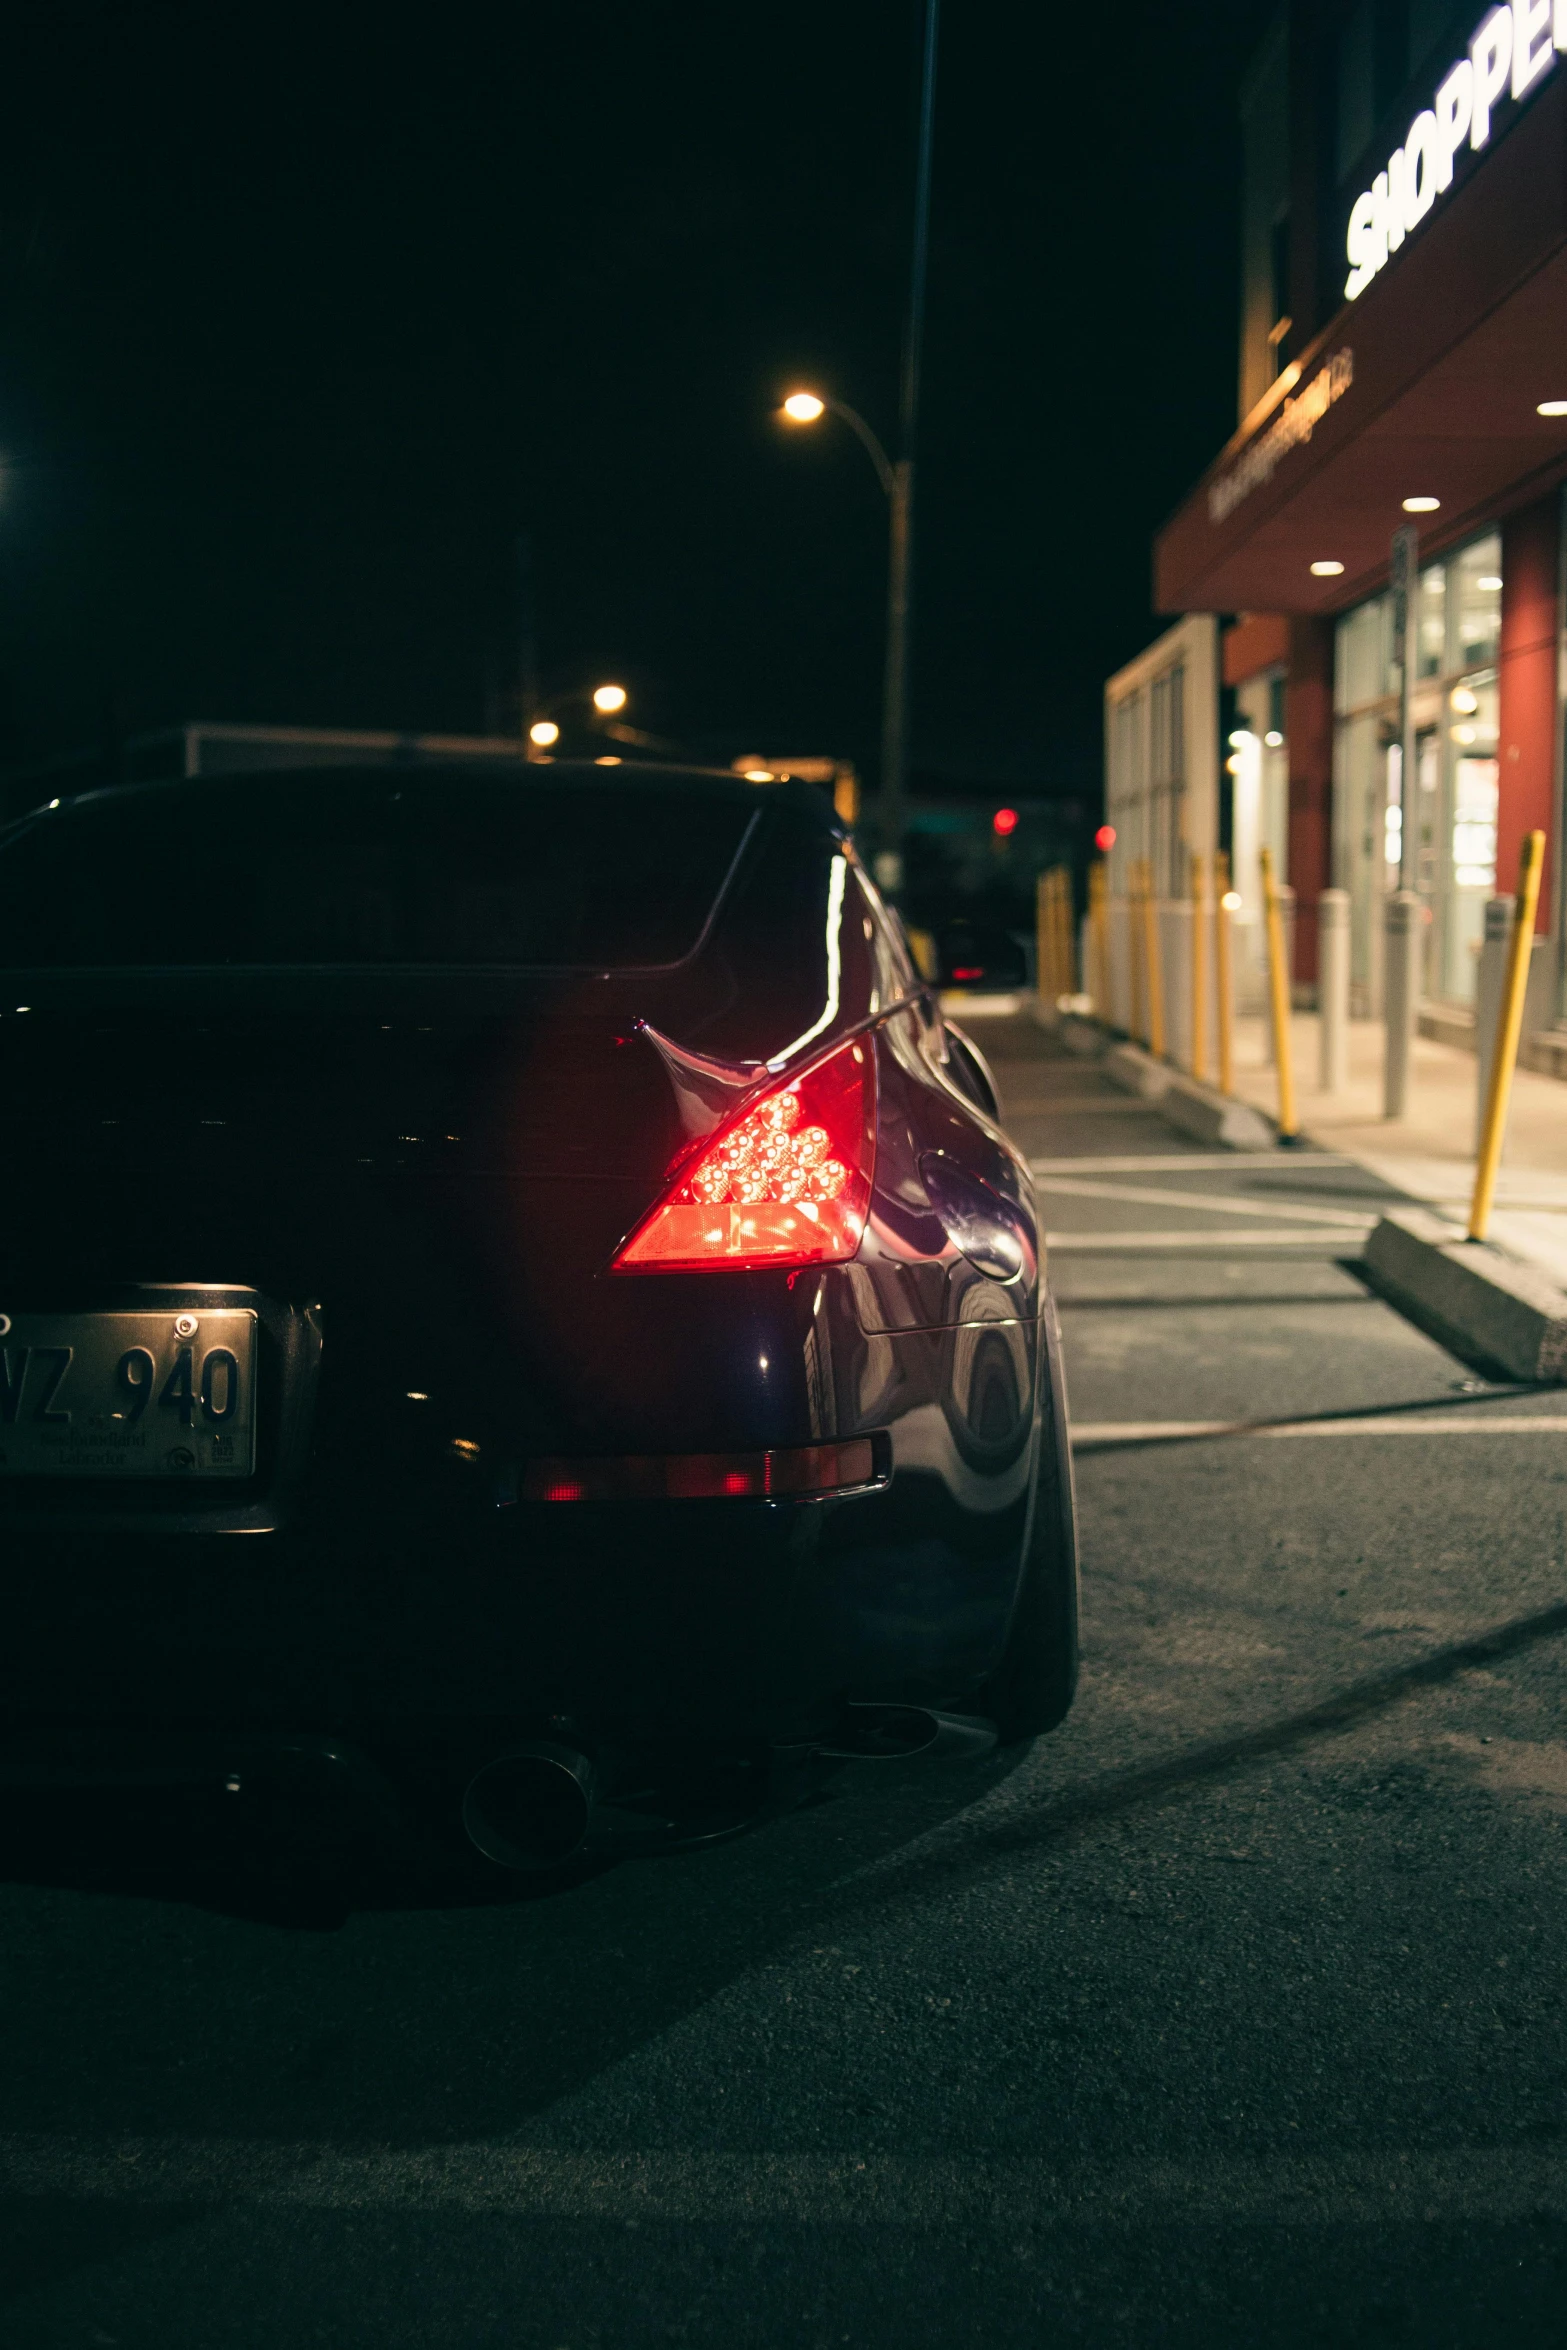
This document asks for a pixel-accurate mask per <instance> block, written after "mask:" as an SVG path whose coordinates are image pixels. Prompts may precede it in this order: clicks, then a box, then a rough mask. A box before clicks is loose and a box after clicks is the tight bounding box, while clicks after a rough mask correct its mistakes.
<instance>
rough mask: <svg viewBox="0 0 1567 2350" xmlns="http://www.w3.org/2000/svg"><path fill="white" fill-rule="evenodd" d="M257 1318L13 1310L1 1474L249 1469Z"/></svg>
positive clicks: (0, 1383)
mask: <svg viewBox="0 0 1567 2350" xmlns="http://www.w3.org/2000/svg"><path fill="white" fill-rule="evenodd" d="M255 1465H256V1317H255V1315H254V1314H253V1313H248V1312H237V1313H235V1312H224V1313H202V1312H193V1313H189V1314H178V1315H176V1314H173V1313H170V1312H168V1311H163V1312H159V1313H138V1314H13V1315H11V1316H10V1317H9V1318H8V1326H7V1327H6V1329H5V1333H4V1336H3V1338H0V1476H4V1477H175V1478H184V1479H189V1478H192V1477H196V1478H201V1479H206V1478H209V1477H249V1476H251V1475H252V1474H253V1473H254V1470H255Z"/></svg>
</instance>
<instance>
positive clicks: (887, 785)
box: [881, 0, 941, 888]
mask: <svg viewBox="0 0 1567 2350" xmlns="http://www.w3.org/2000/svg"><path fill="white" fill-rule="evenodd" d="M940 14H941V0H925V38H924V42H923V46H922V61H921V74H920V117H919V149H918V157H917V161H916V165H915V175H914V242H913V252H912V257H911V266H910V271H909V310H908V318H907V322H906V325H905V329H904V338H903V375H902V381H901V384H900V387H899V399H898V455H897V458H896V459H895V460H894V463H893V465H892V478H891V481H890V482H889V484H888V499H889V505H890V536H889V544H888V560H887V669H886V679H885V684H884V688H883V695H882V737H881V831H882V842H883V851H884V854H886V855H887V856H888V857H889V858H890V859H894V860H896V862H895V863H894V864H892V865H891V866H890V867H889V869H888V879H889V882H890V883H891V886H892V887H893V888H897V887H898V886H899V884H900V883H901V881H902V875H903V836H904V830H905V826H906V821H907V802H908V759H909V740H908V738H909V633H910V589H911V581H912V576H913V563H914V444H915V438H916V435H917V432H918V427H919V404H920V358H921V351H922V346H923V343H924V337H925V279H926V273H927V264H928V260H929V251H930V171H931V141H932V132H933V129H934V124H935V110H936V44H937V33H938V29H939V22H940ZM894 876H895V877H896V878H894Z"/></svg>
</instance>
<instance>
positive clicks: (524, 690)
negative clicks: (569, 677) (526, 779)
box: [515, 530, 539, 759]
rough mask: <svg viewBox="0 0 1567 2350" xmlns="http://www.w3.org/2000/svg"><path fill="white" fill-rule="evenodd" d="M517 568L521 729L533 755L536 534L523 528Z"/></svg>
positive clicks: (536, 657) (536, 677)
mask: <svg viewBox="0 0 1567 2350" xmlns="http://www.w3.org/2000/svg"><path fill="white" fill-rule="evenodd" d="M515 556H516V571H517V732H518V734H519V735H520V736H521V738H522V755H523V757H524V758H525V759H531V758H532V757H533V744H532V741H531V740H530V738H529V734H528V729H529V727H530V726H531V725H532V724H533V721H534V719H535V718H536V717H537V716H538V714H539V638H538V628H537V623H536V620H535V614H534V595H533V534H532V532H531V531H526V530H523V531H519V532H518V533H517V544H516V549H515Z"/></svg>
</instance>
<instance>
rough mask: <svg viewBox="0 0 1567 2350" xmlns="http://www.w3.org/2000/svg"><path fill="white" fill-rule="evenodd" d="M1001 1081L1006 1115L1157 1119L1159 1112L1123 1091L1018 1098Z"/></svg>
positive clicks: (1017, 1116) (1020, 1116)
mask: <svg viewBox="0 0 1567 2350" xmlns="http://www.w3.org/2000/svg"><path fill="white" fill-rule="evenodd" d="M997 1083H998V1084H1001V1110H1002V1115H1003V1117H1004V1118H1054V1117H1056V1116H1057V1115H1067V1116H1072V1117H1079V1118H1137V1117H1143V1118H1156V1117H1157V1116H1158V1115H1159V1113H1158V1111H1157V1110H1155V1109H1154V1108H1153V1107H1152V1106H1151V1105H1150V1104H1149V1103H1147V1102H1145V1101H1142V1100H1138V1099H1128V1097H1127V1096H1126V1095H1125V1094H1124V1093H1107V1094H1105V1095H1104V1096H1103V1097H1102V1098H1101V1096H1100V1095H1098V1094H1095V1093H1084V1094H1062V1095H1056V1094H1036V1095H1034V1096H1033V1097H1032V1098H1028V1099H1024V1100H1021V1101H1020V1100H1019V1099H1018V1098H1017V1096H1016V1095H1015V1094H1013V1093H1012V1092H1011V1091H1010V1090H1009V1089H1008V1088H1007V1086H1006V1085H1005V1084H1004V1083H1002V1081H1001V1080H1000V1079H999V1078H998V1079H997Z"/></svg>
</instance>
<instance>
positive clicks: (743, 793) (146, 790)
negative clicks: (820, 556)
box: [5, 757, 844, 836]
mask: <svg viewBox="0 0 1567 2350" xmlns="http://www.w3.org/2000/svg"><path fill="white" fill-rule="evenodd" d="M392 782H395V783H396V785H397V787H398V789H399V790H408V789H410V788H411V789H413V790H415V791H417V790H420V789H421V788H431V789H433V788H436V787H439V788H440V789H441V790H442V791H443V792H449V791H450V790H451V788H452V786H453V785H454V784H468V785H477V784H484V785H487V786H490V787H492V788H493V787H494V786H495V785H496V784H497V783H506V784H511V785H514V786H516V787H517V788H519V789H521V790H524V791H540V792H543V791H549V790H552V789H555V790H558V789H560V788H561V787H562V786H564V785H569V786H570V787H571V788H572V789H573V790H574V791H580V790H583V789H587V790H615V791H625V790H627V789H628V788H629V789H631V790H633V791H636V792H638V793H643V792H645V793H646V794H647V796H648V797H649V798H656V797H657V796H659V794H661V793H667V792H669V791H671V790H678V791H680V792H682V793H683V794H684V795H687V796H689V797H691V798H694V799H698V800H711V801H714V802H718V803H720V804H722V803H727V804H729V805H734V804H736V803H739V804H741V805H746V804H749V805H751V806H754V807H757V808H761V807H767V806H777V807H783V808H787V809H788V810H789V811H790V812H791V813H792V814H794V815H796V816H798V817H802V818H804V819H805V820H806V821H807V822H811V823H814V824H816V825H819V826H820V827H821V829H822V830H823V831H824V832H828V833H834V834H838V835H840V836H841V835H842V833H843V831H844V826H843V824H842V822H841V821H840V819H839V818H838V816H837V815H836V814H835V812H834V810H833V807H832V803H831V802H830V800H828V798H827V797H826V795H825V793H823V792H822V791H821V790H820V788H819V787H818V786H817V785H815V784H811V783H802V782H800V781H799V780H798V779H796V778H794V777H788V778H783V779H780V780H779V781H777V782H767V783H760V782H757V781H755V780H754V779H752V778H751V777H748V776H743V775H736V774H734V773H733V772H732V771H731V770H730V769H729V768H726V767H697V766H673V765H670V764H667V763H663V762H655V761H653V760H632V759H626V760H622V761H620V762H619V763H618V764H617V765H615V766H613V767H605V766H601V765H600V764H599V763H598V762H597V761H596V760H593V759H550V760H544V759H539V760H525V759H522V758H520V757H519V758H518V760H517V761H516V763H515V765H512V764H508V763H507V762H505V761H504V760H499V759H496V760H485V761H483V762H480V761H478V760H472V761H470V760H466V759H463V760H450V759H408V760H398V759H395V758H393V759H386V760H376V761H370V760H365V761H359V760H356V761H354V762H352V763H351V764H349V763H340V764H334V765H331V766H309V765H306V766H299V767H266V768H236V769H233V770H230V771H228V772H223V773H218V774H212V775H194V776H188V775H177V776H166V777H161V778H159V779H157V780H155V781H152V782H146V783H125V784H107V785H101V786H99V787H97V788H96V789H94V790H92V791H88V792H79V793H76V794H75V795H73V796H72V797H70V798H67V799H61V800H60V801H58V802H55V803H51V807H55V806H57V807H58V808H59V810H60V811H61V812H62V813H64V812H66V811H71V812H72V813H78V814H86V813H90V812H95V811H97V810H99V809H107V808H110V807H124V806H125V805H126V804H127V803H131V804H135V803H138V802H140V803H142V804H147V803H149V802H152V803H157V802H166V801H167V800H168V799H169V798H170V797H172V796H175V795H178V794H182V793H190V794H192V795H205V794H207V793H209V792H214V791H221V792H224V793H231V792H247V793H254V795H255V796H256V797H257V798H258V799H262V800H265V799H266V798H267V797H268V795H269V794H271V793H272V792H274V791H275V790H276V788H277V787H278V786H279V785H297V784H301V783H314V784H318V785H319V786H320V787H321V788H322V790H323V791H327V790H330V789H333V788H336V789H339V790H351V789H353V788H354V787H355V786H356V785H357V786H359V787H361V788H362V787H364V786H365V785H367V784H368V785H376V784H383V785H384V784H387V783H392ZM49 812H50V811H49V810H47V809H33V810H30V811H28V813H27V815H24V816H21V817H19V818H16V819H14V820H13V822H19V823H27V822H29V821H30V820H32V819H33V818H35V817H37V816H40V815H44V814H47V813H49ZM5 829H6V830H10V829H11V827H10V826H7V827H5Z"/></svg>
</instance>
